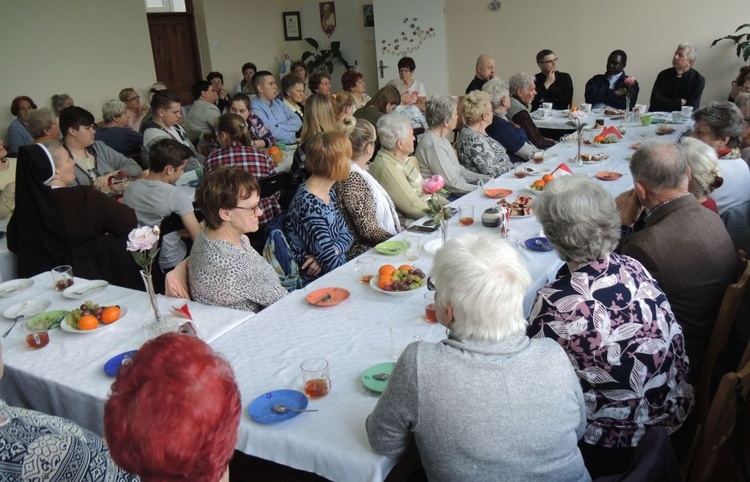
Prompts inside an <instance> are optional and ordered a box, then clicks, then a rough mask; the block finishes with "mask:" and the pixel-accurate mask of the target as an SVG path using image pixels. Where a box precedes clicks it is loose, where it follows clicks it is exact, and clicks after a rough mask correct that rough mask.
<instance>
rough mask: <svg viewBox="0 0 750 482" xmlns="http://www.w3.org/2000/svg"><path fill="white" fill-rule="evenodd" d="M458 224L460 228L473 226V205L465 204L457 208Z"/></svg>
mask: <svg viewBox="0 0 750 482" xmlns="http://www.w3.org/2000/svg"><path fill="white" fill-rule="evenodd" d="M458 224H460V225H461V226H471V225H472V224H474V205H473V204H465V205H463V206H459V208H458Z"/></svg>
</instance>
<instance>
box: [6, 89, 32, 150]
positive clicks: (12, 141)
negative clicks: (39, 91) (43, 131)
mask: <svg viewBox="0 0 750 482" xmlns="http://www.w3.org/2000/svg"><path fill="white" fill-rule="evenodd" d="M34 109H36V104H35V103H34V101H33V100H31V97H28V96H25V95H19V96H18V97H16V98H15V99H13V102H12V103H11V104H10V113H11V114H13V115H14V116H16V120H14V121H13V122H11V123H10V126H8V151H9V152H10V155H11V157H16V155H17V154H18V148H19V147H21V146H26V145H28V144H33V143H34V138H33V137H32V136H31V134H30V133H29V131H28V129H27V128H26V122H28V120H29V114H31V111H32V110H34Z"/></svg>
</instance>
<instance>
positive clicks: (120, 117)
mask: <svg viewBox="0 0 750 482" xmlns="http://www.w3.org/2000/svg"><path fill="white" fill-rule="evenodd" d="M128 112H129V111H128V110H127V107H126V105H125V104H124V103H123V102H122V101H119V100H115V99H113V100H110V101H109V102H106V103H105V104H104V105H103V106H102V118H103V119H104V122H103V123H102V124H100V125H98V126H97V130H96V135H95V136H94V139H95V140H97V141H102V142H103V143H105V144H107V145H108V146H109V147H111V148H112V149H114V150H116V151H117V152H119V153H120V154H123V155H125V156H128V157H133V156H139V157H140V155H141V145H142V144H143V136H142V135H141V134H140V133H138V131H137V130H134V129H133V128H132V127H130V126H128V115H127V113H128Z"/></svg>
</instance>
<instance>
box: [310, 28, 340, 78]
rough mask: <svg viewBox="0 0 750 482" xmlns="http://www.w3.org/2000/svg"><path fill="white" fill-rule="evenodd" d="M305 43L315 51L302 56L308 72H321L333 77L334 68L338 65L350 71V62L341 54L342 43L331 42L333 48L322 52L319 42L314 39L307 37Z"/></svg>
mask: <svg viewBox="0 0 750 482" xmlns="http://www.w3.org/2000/svg"><path fill="white" fill-rule="evenodd" d="M305 42H307V43H308V44H310V46H311V47H312V48H313V49H314V51H313V50H308V51H305V52H304V53H303V54H302V61H303V62H305V64H306V65H307V71H308V72H310V73H313V72H315V71H316V70H319V71H325V72H328V75H331V74H332V73H333V67H334V65H336V64H337V63H338V64H341V65H343V66H344V68H345V69H349V62H347V61H346V59H345V58H344V56H343V55H342V54H341V50H340V48H341V42H331V48H329V49H322V50H321V49H320V45H319V44H318V41H317V40H315V39H314V38H310V37H307V38H306V39H305Z"/></svg>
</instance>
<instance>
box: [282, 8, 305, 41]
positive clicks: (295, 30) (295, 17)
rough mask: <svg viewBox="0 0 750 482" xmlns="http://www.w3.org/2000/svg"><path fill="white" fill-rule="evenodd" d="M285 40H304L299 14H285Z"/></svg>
mask: <svg viewBox="0 0 750 482" xmlns="http://www.w3.org/2000/svg"><path fill="white" fill-rule="evenodd" d="M282 15H283V17H284V40H302V28H301V26H300V25H301V22H300V16H299V12H283V13H282Z"/></svg>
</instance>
